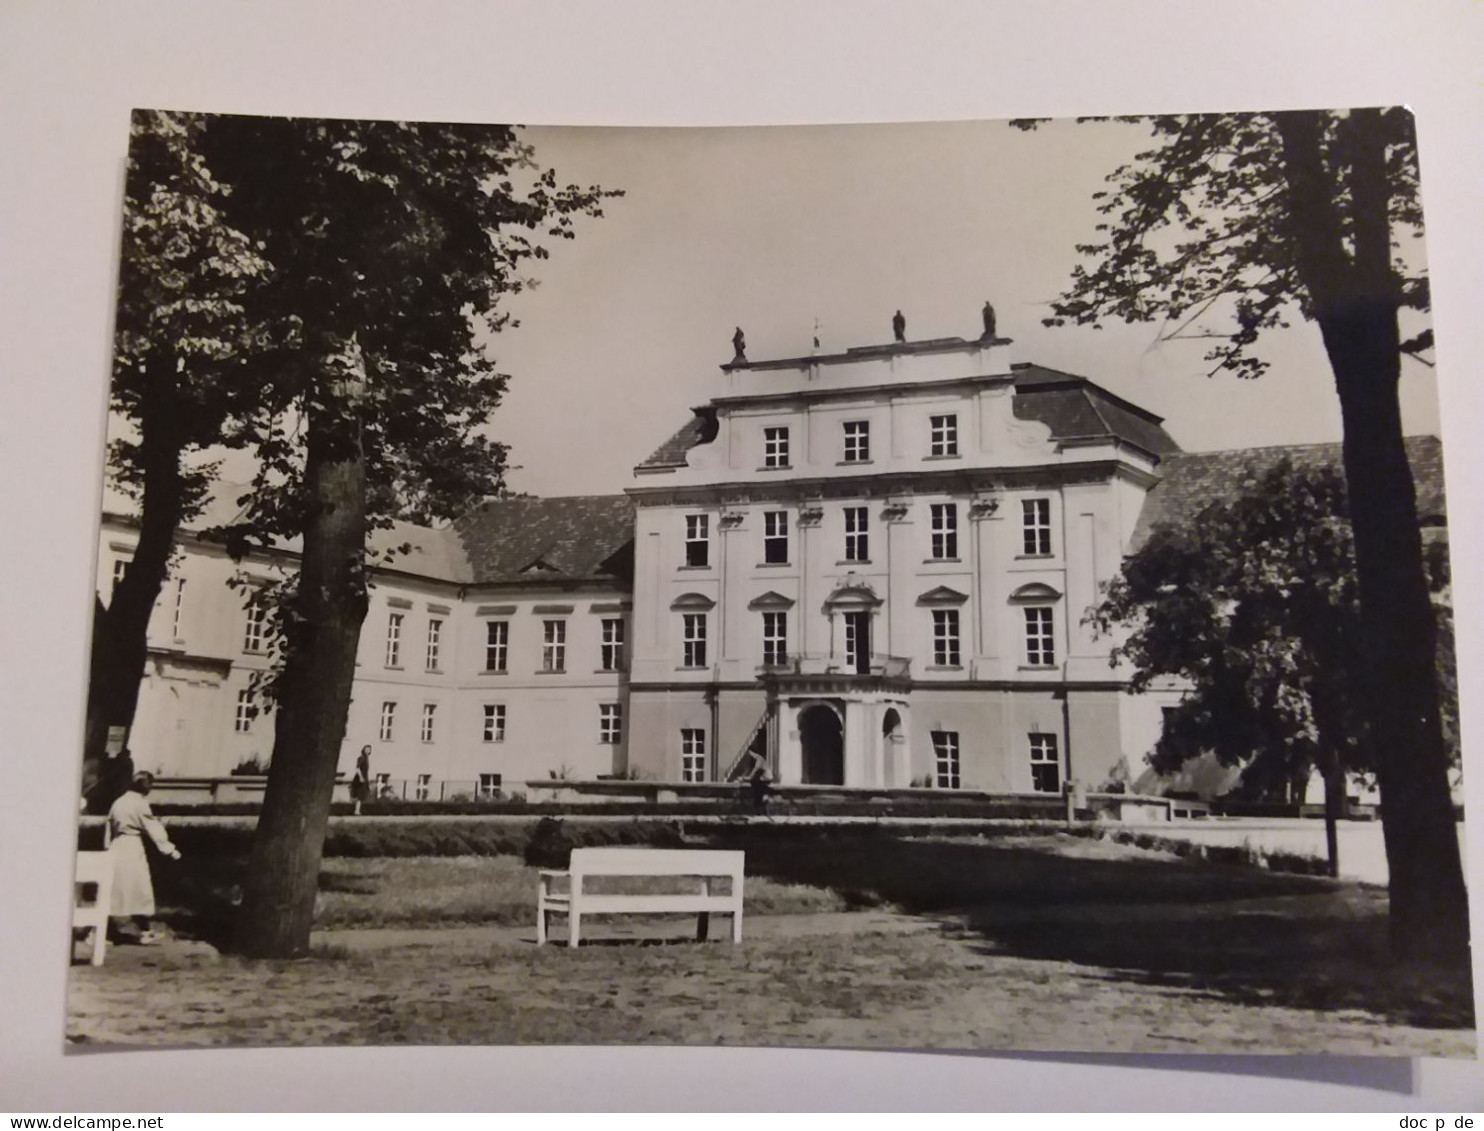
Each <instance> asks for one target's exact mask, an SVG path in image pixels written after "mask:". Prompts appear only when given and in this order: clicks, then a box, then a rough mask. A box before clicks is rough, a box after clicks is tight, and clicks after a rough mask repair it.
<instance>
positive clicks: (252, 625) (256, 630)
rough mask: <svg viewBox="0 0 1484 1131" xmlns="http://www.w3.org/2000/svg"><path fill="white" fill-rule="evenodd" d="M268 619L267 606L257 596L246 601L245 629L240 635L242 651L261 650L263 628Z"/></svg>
mask: <svg viewBox="0 0 1484 1131" xmlns="http://www.w3.org/2000/svg"><path fill="white" fill-rule="evenodd" d="M267 620H268V606H267V605H265V604H264V603H263V602H262V601H259V600H258V599H257V598H254V599H253V600H251V601H249V602H248V605H247V631H246V633H245V634H244V635H243V637H242V650H243V651H244V652H261V651H262V650H263V628H264V625H265V624H266V623H267Z"/></svg>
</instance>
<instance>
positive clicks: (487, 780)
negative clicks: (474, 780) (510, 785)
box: [474, 774, 501, 801]
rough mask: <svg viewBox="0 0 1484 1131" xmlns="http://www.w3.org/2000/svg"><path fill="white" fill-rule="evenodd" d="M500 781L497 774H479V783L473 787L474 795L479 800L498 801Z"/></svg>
mask: <svg viewBox="0 0 1484 1131" xmlns="http://www.w3.org/2000/svg"><path fill="white" fill-rule="evenodd" d="M500 781H501V777H500V775H499V774H480V775H479V784H478V785H476V786H475V787H474V796H475V797H476V798H478V799H479V800H480V801H498V800H499V798H500Z"/></svg>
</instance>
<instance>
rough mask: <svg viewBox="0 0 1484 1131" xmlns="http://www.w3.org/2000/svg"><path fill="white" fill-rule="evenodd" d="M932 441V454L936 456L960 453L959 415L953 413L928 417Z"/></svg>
mask: <svg viewBox="0 0 1484 1131" xmlns="http://www.w3.org/2000/svg"><path fill="white" fill-rule="evenodd" d="M928 430H929V434H930V436H929V438H930V442H931V447H930V454H932V455H935V456H956V455H958V417H957V416H955V415H954V414H953V413H944V414H943V415H942V416H930V417H928Z"/></svg>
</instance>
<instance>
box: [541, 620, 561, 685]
mask: <svg viewBox="0 0 1484 1131" xmlns="http://www.w3.org/2000/svg"><path fill="white" fill-rule="evenodd" d="M542 624H544V625H545V626H546V627H545V635H544V637H543V638H542V639H543V643H542V645H541V670H542V671H544V672H561V671H566V670H567V622H566V621H564V620H548V621H543V622H542Z"/></svg>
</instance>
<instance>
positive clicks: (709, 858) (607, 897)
mask: <svg viewBox="0 0 1484 1131" xmlns="http://www.w3.org/2000/svg"><path fill="white" fill-rule="evenodd" d="M745 855H746V854H745V853H742V852H718V851H714V850H710V849H673V848H574V849H573V850H572V860H571V863H570V864H569V865H568V870H567V871H565V872H552V871H545V870H543V871H542V872H541V874H540V877H539V878H538V880H537V889H536V945H537V946H540V945H542V944H543V943H545V942H546V937H547V926H548V916H551V915H565V916H567V945H568V946H576V945H577V944H578V942H579V941H580V939H581V936H582V917H583V916H584V915H653V914H660V913H665V912H671V913H682V914H687V915H689V914H694V915H696V916H697V919H696V939H697V941H700V942H704V941H705V940H706V934H707V931H708V929H709V925H710V921H711V913H712V912H721V913H723V914H727V915H730V916H731V917H732V942H734V943H740V942H741V941H742V865H743V858H744V856H745ZM563 876H567V877H570V878H571V884H570V887H569V889H568V891H567V892H565V893H563V892H557V891H554V890H553V881H554V880H556V879H558V878H559V877H563ZM595 876H603V877H635V876H640V877H643V876H674V877H681V878H686V877H694V878H695V879H697V880H699V881H700V883H699V885H698V887H697V888H696V890H695V891H693V892H673V893H665V894H644V893H632V894H630V893H620V892H594V891H589V890H588V889H587V884H586V882H587V880H588V879H590V878H592V877H595ZM723 877H725V878H727V879H730V880H731V882H732V886H731V891H730V893H729V894H727V895H718V894H715V893H714V892H713V890H712V885H713V882H714V881H715V880H717V879H719V878H723Z"/></svg>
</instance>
